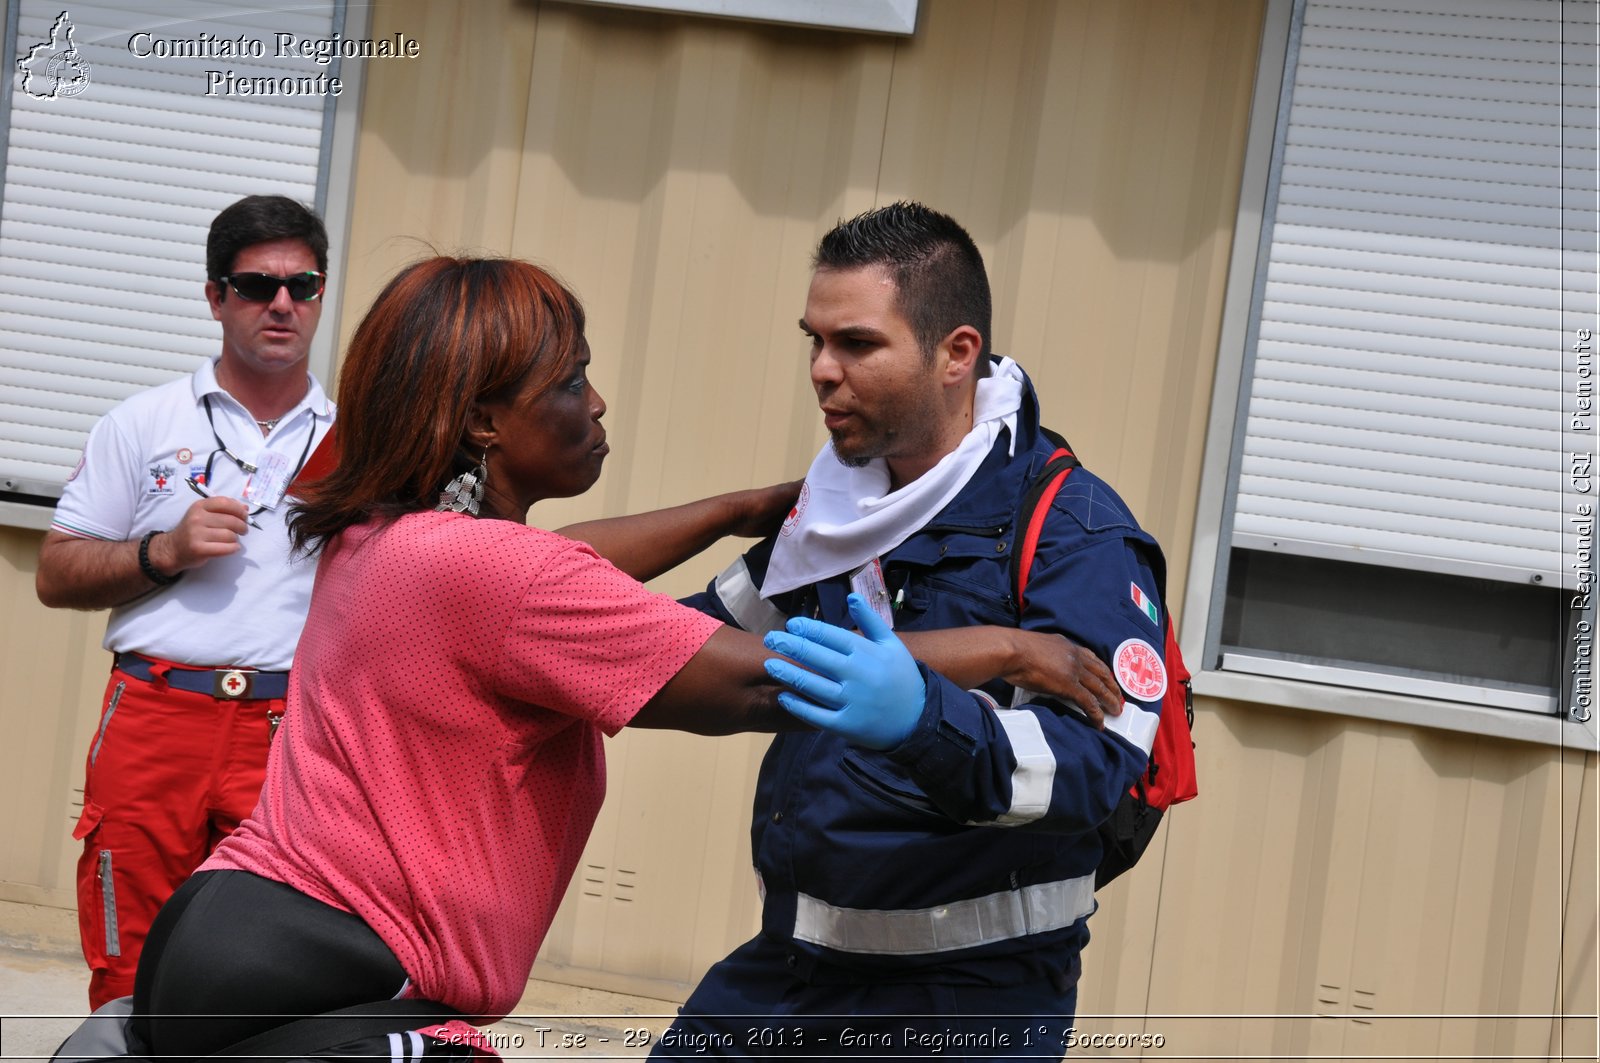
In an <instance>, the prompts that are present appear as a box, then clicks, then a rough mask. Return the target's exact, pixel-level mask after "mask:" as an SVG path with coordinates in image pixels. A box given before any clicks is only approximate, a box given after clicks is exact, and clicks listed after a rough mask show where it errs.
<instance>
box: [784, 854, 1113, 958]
mask: <svg viewBox="0 0 1600 1063" xmlns="http://www.w3.org/2000/svg"><path fill="white" fill-rule="evenodd" d="M1093 911H1094V875H1092V874H1090V875H1084V876H1082V877H1080V878H1066V879H1061V880H1060V881H1059V882H1040V883H1038V884H1036V885H1033V886H1023V887H1022V888H1021V889H1015V890H1003V891H1001V892H999V893H991V894H989V895H988V896H985V897H973V898H972V899H971V900H965V901H953V902H951V903H950V904H940V905H935V906H934V907H932V908H911V909H905V910H902V911H884V910H879V909H872V908H839V907H836V906H834V905H832V904H829V903H828V902H827V901H822V900H818V899H817V898H815V897H812V896H810V895H808V894H805V893H802V894H800V895H799V896H798V898H797V906H796V910H795V917H794V936H795V940H797V941H804V942H806V943H808V944H811V945H824V946H826V947H828V948H830V949H837V950H838V951H840V952H857V953H866V954H870V955H875V956H909V955H914V954H916V953H922V952H953V951H955V950H956V949H970V948H975V947H977V946H979V945H989V944H992V943H994V942H996V941H1010V940H1012V939H1014V938H1020V937H1025V936H1027V935H1029V934H1042V933H1045V932H1046V931H1049V930H1060V929H1062V928H1063V927H1069V926H1071V925H1072V924H1073V923H1075V922H1077V921H1078V920H1079V919H1082V918H1083V917H1084V916H1086V915H1089V914H1090V913H1092V912H1093Z"/></svg>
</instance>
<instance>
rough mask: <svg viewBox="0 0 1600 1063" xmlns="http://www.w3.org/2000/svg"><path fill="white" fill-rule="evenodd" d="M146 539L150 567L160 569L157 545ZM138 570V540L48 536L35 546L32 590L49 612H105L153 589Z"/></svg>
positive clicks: (160, 558) (154, 540) (158, 539)
mask: <svg viewBox="0 0 1600 1063" xmlns="http://www.w3.org/2000/svg"><path fill="white" fill-rule="evenodd" d="M160 539H161V536H156V538H155V539H153V540H151V544H150V550H151V557H150V561H151V564H152V565H154V566H155V567H156V568H157V570H158V571H162V557H163V555H162V554H161V551H160V548H159V546H158V543H159V542H160ZM156 586H157V585H156V584H155V583H154V582H152V581H151V580H150V579H149V577H147V576H146V575H145V574H144V572H143V571H142V570H141V569H140V568H139V541H138V540H137V539H134V540H129V541H127V542H105V541H103V540H100V539H78V538H74V537H73V536H70V535H65V534H63V533H61V532H54V531H53V532H50V533H48V534H47V535H46V536H45V541H44V544H43V545H42V546H41V547H40V548H39V571H38V573H37V575H36V576H35V578H34V589H35V590H36V591H37V593H38V595H39V601H40V602H42V603H44V604H45V605H47V606H50V607H51V608H58V609H59V608H66V609H110V608H113V607H115V606H118V605H122V604H124V603H126V602H131V601H133V600H134V599H135V598H141V597H143V596H144V595H146V594H149V593H150V592H151V591H153V590H155V589H156Z"/></svg>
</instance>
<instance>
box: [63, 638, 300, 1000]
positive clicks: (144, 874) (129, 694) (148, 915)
mask: <svg viewBox="0 0 1600 1063" xmlns="http://www.w3.org/2000/svg"><path fill="white" fill-rule="evenodd" d="M173 667H177V666H173ZM157 671H158V672H163V669H162V668H158V669H157ZM284 704H285V703H284V701H283V699H259V700H249V701H242V700H227V699H219V698H215V697H212V696H211V695H210V694H198V693H193V692H191V691H187V690H174V689H172V688H170V687H169V686H168V685H167V683H166V681H165V679H164V678H162V676H161V675H158V676H157V677H156V678H155V679H154V680H153V681H148V682H147V681H144V680H140V679H135V678H134V677H132V676H130V675H127V674H125V673H123V672H121V671H118V670H116V669H113V670H112V672H111V681H110V682H109V683H108V684H107V685H106V694H105V700H104V701H103V702H102V704H101V710H100V726H99V728H98V729H97V730H96V731H95V736H94V740H93V741H92V742H91V743H90V744H89V756H88V765H87V768H86V770H85V776H84V786H83V815H82V816H81V817H80V818H79V820H78V826H77V829H76V830H74V831H73V832H72V836H73V837H74V838H79V839H81V840H82V841H83V855H82V856H81V857H79V859H78V933H79V935H80V937H81V938H82V941H83V957H84V959H85V960H87V961H88V963H89V969H90V972H91V974H90V979H89V1006H90V1007H91V1008H98V1007H99V1006H100V1005H101V1004H104V1003H105V1002H106V1001H108V1000H113V999H115V998H117V997H120V996H126V995H128V994H129V993H132V992H133V976H134V972H135V970H137V968H138V965H139V950H140V949H141V948H142V947H143V946H144V939H145V935H146V934H147V933H148V932H149V930H150V923H151V921H152V920H153V919H155V916H156V912H158V911H159V910H160V909H161V906H162V904H164V903H166V900H167V898H168V897H170V896H171V895H172V892H173V891H174V890H175V889H177V888H178V886H180V885H182V883H183V881H184V880H185V879H187V878H188V877H189V874H190V873H191V872H192V871H194V869H195V868H197V867H199V866H200V863H201V862H202V861H203V860H205V858H206V856H207V855H208V854H209V853H210V852H211V850H212V849H213V848H215V847H216V845H217V843H218V842H220V841H221V840H222V839H223V838H225V837H227V836H228V834H229V833H230V832H232V830H233V829H234V828H235V827H237V826H238V825H239V822H240V821H241V820H242V819H244V817H246V816H248V815H249V814H250V812H251V811H252V810H253V809H254V808H255V804H256V798H257V797H258V796H259V795H260V793H261V781H262V778H263V776H264V775H265V773H266V766H267V748H268V742H269V741H270V739H271V736H272V726H271V722H270V721H271V718H272V717H276V716H281V715H282V713H283V710H284Z"/></svg>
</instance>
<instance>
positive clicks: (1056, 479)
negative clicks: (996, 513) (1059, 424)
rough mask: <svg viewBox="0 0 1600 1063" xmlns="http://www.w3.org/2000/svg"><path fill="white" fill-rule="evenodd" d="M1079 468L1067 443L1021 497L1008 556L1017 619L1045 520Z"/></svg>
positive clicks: (1059, 449)
mask: <svg viewBox="0 0 1600 1063" xmlns="http://www.w3.org/2000/svg"><path fill="white" fill-rule="evenodd" d="M1078 465H1079V462H1078V459H1077V456H1076V455H1074V454H1073V453H1072V450H1071V448H1070V447H1068V446H1066V441H1065V440H1062V445H1061V446H1060V447H1058V448H1057V449H1056V452H1055V453H1054V454H1051V455H1050V460H1049V461H1047V462H1045V464H1044V468H1043V469H1042V470H1040V472H1039V475H1038V476H1037V477H1035V478H1034V481H1033V484H1032V486H1030V487H1029V488H1028V493H1027V494H1026V495H1024V496H1023V499H1022V508H1021V509H1019V510H1018V511H1017V532H1018V534H1019V535H1020V536H1021V538H1019V539H1018V540H1017V544H1016V549H1014V550H1013V551H1012V552H1011V593H1012V594H1013V595H1014V596H1015V597H1016V599H1017V615H1018V616H1020V615H1021V614H1022V605H1023V599H1022V590H1023V588H1024V587H1026V586H1027V585H1028V573H1029V571H1030V570H1032V568H1033V555H1034V553H1035V551H1037V550H1038V548H1039V535H1040V533H1042V532H1043V531H1044V519H1045V516H1046V515H1047V514H1048V513H1049V512H1050V504H1051V503H1052V502H1054V501H1055V497H1056V494H1057V492H1059V491H1060V490H1061V484H1062V482H1063V481H1065V480H1066V478H1067V474H1068V473H1070V472H1071V471H1072V470H1073V469H1076V468H1077V467H1078Z"/></svg>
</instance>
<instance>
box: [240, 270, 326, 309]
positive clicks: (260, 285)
mask: <svg viewBox="0 0 1600 1063" xmlns="http://www.w3.org/2000/svg"><path fill="white" fill-rule="evenodd" d="M217 279H218V280H220V281H222V282H223V283H224V284H226V285H227V286H228V287H230V288H232V289H233V290H234V291H235V292H237V293H238V295H239V298H241V299H243V300H244V301H245V302H247V303H270V302H272V300H274V299H276V298H277V297H278V289H279V288H287V289H289V298H291V299H293V300H294V301H295V302H297V303H308V302H310V301H311V300H313V299H320V298H322V288H323V285H325V284H326V283H327V281H328V277H327V274H324V273H318V272H317V271H316V270H314V269H313V270H307V271H306V272H304V273H295V274H291V275H290V276H287V277H274V276H273V275H272V274H270V273H228V274H224V275H223V276H221V277H219V278H217Z"/></svg>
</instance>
